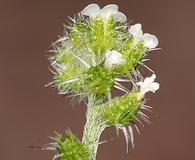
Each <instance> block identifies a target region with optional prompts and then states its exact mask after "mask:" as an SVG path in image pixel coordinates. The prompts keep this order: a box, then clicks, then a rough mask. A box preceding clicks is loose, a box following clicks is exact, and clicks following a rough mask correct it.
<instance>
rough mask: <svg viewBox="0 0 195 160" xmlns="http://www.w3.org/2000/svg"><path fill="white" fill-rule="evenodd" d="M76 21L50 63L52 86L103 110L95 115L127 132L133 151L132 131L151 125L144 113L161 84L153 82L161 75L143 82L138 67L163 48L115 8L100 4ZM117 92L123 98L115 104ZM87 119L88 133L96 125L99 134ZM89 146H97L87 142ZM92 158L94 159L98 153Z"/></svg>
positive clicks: (93, 5) (58, 45) (92, 5)
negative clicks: (140, 125)
mask: <svg viewBox="0 0 195 160" xmlns="http://www.w3.org/2000/svg"><path fill="white" fill-rule="evenodd" d="M70 19H71V18H70ZM71 21H72V23H71V24H70V25H66V26H65V34H64V35H63V36H62V37H61V38H60V39H59V40H58V41H57V42H56V43H55V44H54V47H53V50H52V52H54V53H55V54H54V55H53V56H52V57H51V58H50V60H51V65H52V67H53V69H54V71H53V72H54V74H55V76H54V80H53V82H52V83H51V84H52V85H54V86H56V87H57V88H58V90H59V93H60V94H72V95H76V96H80V98H81V99H84V100H86V101H87V102H88V104H89V103H90V104H93V105H90V107H91V106H94V107H97V108H101V110H99V109H95V110H94V112H97V113H96V114H95V115H97V117H98V118H99V119H101V121H103V122H104V123H105V124H106V125H107V126H109V127H110V126H116V127H117V128H119V129H122V130H123V132H124V134H125V137H126V140H127V143H128V142H129V140H131V142H132V145H133V146H134V143H133V141H134V140H133V127H132V125H133V126H134V128H136V130H138V127H137V125H136V122H135V121H138V122H139V123H141V121H140V119H139V118H141V119H142V120H144V121H145V122H147V123H150V122H149V120H148V117H147V116H146V115H145V114H144V113H143V112H141V109H143V110H149V109H150V107H148V106H146V105H145V100H144V98H145V94H146V93H147V92H149V91H151V92H155V91H157V90H158V89H159V84H158V83H157V82H154V80H155V78H156V75H155V74H153V75H152V76H151V77H147V78H145V79H143V77H142V76H141V74H140V72H139V71H138V69H137V67H138V65H139V64H141V65H143V66H144V67H147V66H146V65H145V64H144V62H145V59H144V58H145V56H147V54H148V53H149V51H151V50H154V49H155V48H156V47H157V46H158V44H159V42H158V39H157V37H156V36H155V35H152V34H149V33H143V31H142V26H141V24H139V23H137V24H134V25H131V26H128V23H127V17H126V16H125V15H124V14H123V13H122V12H120V11H119V9H118V6H117V5H115V4H109V5H107V6H105V7H103V8H102V9H101V8H100V7H99V5H97V4H90V5H88V6H87V7H85V8H84V9H83V10H82V11H81V13H79V14H78V16H77V17H75V18H74V19H71ZM124 83H131V84H132V86H133V87H132V88H131V89H128V88H127V87H125V85H124ZM113 88H116V89H119V90H120V91H122V92H124V95H123V96H121V97H116V98H113V96H112V94H111V93H112V90H113ZM91 97H93V98H91ZM91 99H93V100H91ZM88 106H89V105H88ZM91 115H92V116H93V115H94V114H91ZM87 119H88V121H87V123H90V124H87V125H86V127H87V126H90V127H91V126H92V125H91V124H96V126H93V127H94V128H95V127H97V128H98V124H97V123H94V122H92V121H93V117H87ZM90 119H91V120H90ZM100 128H101V127H100ZM127 128H128V129H127ZM90 129H91V128H90ZM92 129H93V128H92ZM85 130H86V131H87V130H88V129H87V128H86V129H85ZM92 133H93V132H92ZM84 134H89V132H86V133H85V132H84ZM90 134H91V133H90ZM97 135H98V134H97ZM85 137H87V136H85ZM89 137H93V136H88V138H89ZM95 140H96V141H98V140H99V137H96V138H95ZM90 141H94V140H89V139H88V142H90ZM83 143H84V144H87V145H88V146H87V147H89V150H90V151H92V150H93V149H92V148H96V147H92V148H91V146H92V145H89V144H88V143H86V142H85V140H84V141H83ZM94 144H95V143H94ZM96 145H98V142H97V144H96ZM89 154H95V151H94V153H89Z"/></svg>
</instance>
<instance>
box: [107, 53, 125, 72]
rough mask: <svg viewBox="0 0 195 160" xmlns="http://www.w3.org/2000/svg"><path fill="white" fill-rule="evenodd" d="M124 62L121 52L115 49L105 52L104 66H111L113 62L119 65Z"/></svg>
mask: <svg viewBox="0 0 195 160" xmlns="http://www.w3.org/2000/svg"><path fill="white" fill-rule="evenodd" d="M125 62H126V59H125V57H124V56H123V55H122V54H121V53H119V52H117V51H115V50H113V51H107V52H106V60H105V67H108V68H111V67H112V65H113V64H115V65H120V64H124V63H125Z"/></svg>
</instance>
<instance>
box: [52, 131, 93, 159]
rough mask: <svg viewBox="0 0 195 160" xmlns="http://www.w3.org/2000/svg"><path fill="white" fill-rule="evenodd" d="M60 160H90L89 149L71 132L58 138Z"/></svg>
mask: <svg viewBox="0 0 195 160" xmlns="http://www.w3.org/2000/svg"><path fill="white" fill-rule="evenodd" d="M56 142H57V152H58V155H59V158H60V160H90V158H89V151H88V148H87V147H86V146H85V145H84V144H82V143H81V142H80V140H79V139H78V138H77V137H76V136H75V135H74V134H73V133H72V132H70V131H67V132H66V134H64V135H59V136H58V137H57V138H56Z"/></svg>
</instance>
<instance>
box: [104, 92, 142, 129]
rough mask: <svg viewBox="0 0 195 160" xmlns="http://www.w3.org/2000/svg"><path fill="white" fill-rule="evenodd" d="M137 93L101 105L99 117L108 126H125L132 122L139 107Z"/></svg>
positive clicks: (130, 93)
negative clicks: (100, 116)
mask: <svg viewBox="0 0 195 160" xmlns="http://www.w3.org/2000/svg"><path fill="white" fill-rule="evenodd" d="M141 103H142V102H141V101H140V100H138V98H137V93H136V92H134V91H132V92H129V93H127V94H125V95H123V96H121V97H116V98H114V99H112V100H111V101H110V102H107V103H105V104H103V105H102V108H101V115H102V117H103V118H104V119H105V120H106V121H107V123H108V124H110V125H122V126H123V125H126V124H129V123H130V122H132V121H133V120H134V118H135V116H136V114H137V112H138V110H139V107H140V106H141Z"/></svg>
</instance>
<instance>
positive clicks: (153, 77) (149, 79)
mask: <svg viewBox="0 0 195 160" xmlns="http://www.w3.org/2000/svg"><path fill="white" fill-rule="evenodd" d="M155 79H156V75H155V74H152V76H151V77H146V78H145V79H144V83H145V84H150V83H152V82H154V80H155Z"/></svg>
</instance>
